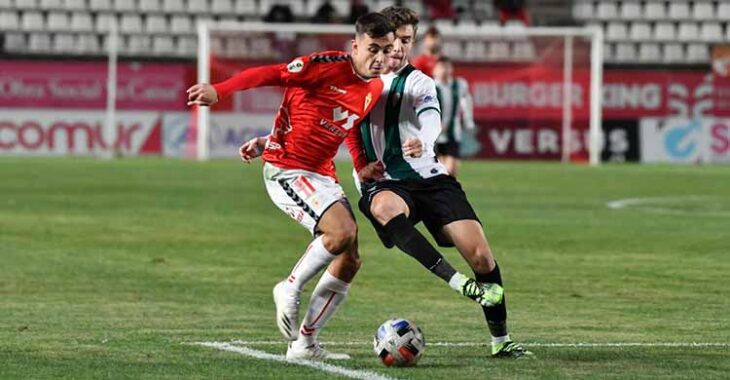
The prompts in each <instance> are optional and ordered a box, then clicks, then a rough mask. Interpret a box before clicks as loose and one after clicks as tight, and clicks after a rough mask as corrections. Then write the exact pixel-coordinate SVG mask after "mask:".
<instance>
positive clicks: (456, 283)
mask: <svg viewBox="0 0 730 380" xmlns="http://www.w3.org/2000/svg"><path fill="white" fill-rule="evenodd" d="M381 13H383V14H384V15H385V16H386V17H388V18H389V19H390V20H391V22H392V23H393V26H394V27H395V29H396V31H395V37H396V38H395V43H394V48H393V51H392V53H391V55H390V58H391V60H390V67H391V70H392V71H391V72H390V73H387V74H384V75H381V79H382V80H383V84H384V88H383V94H382V95H381V97H380V100H379V101H378V104H376V106H375V108H373V110H372V112H371V113H370V116H369V118H368V120H366V122H364V123H363V124H362V125H361V126H360V130H361V134H362V144H363V150H362V152H363V154H365V156H366V157H367V161H368V162H371V163H377V164H378V165H381V166H382V167H383V168H384V170H385V172H384V179H382V180H378V181H363V182H361V186H360V189H361V194H362V197H361V198H360V201H359V207H360V210H361V211H362V212H363V213H364V214H365V215H366V216H367V217H368V219H370V221H371V222H372V224H373V226H374V227H375V230H376V231H377V233H378V236H379V237H380V239H381V240H382V242H383V244H384V245H385V246H386V247H388V248H392V247H393V246H397V247H398V248H399V249H400V250H402V251H403V252H405V253H407V254H408V255H410V256H412V257H413V258H415V259H416V260H418V262H419V263H421V265H423V266H424V267H425V268H427V269H428V270H429V271H431V272H432V273H433V274H434V275H436V276H437V277H439V278H441V279H442V280H444V281H445V282H447V283H448V284H449V286H450V287H451V288H452V289H454V290H456V291H457V292H459V293H460V294H462V295H464V296H466V297H468V298H471V299H472V300H474V301H476V302H477V303H479V305H480V306H481V307H482V310H483V313H484V317H485V319H486V322H487V326H488V328H489V332H490V335H491V343H492V350H491V355H492V357H496V358H519V357H525V356H531V355H532V353H530V352H529V351H527V350H526V349H525V348H524V347H523V346H522V345H520V344H518V343H516V342H514V341H513V340H512V339H511V338H510V336H509V334H508V332H507V309H506V304H505V300H504V295H503V288H502V286H501V285H502V277H501V274H500V269H499V266H498V265H497V263H496V261H495V260H494V257H493V255H492V251H491V249H490V248H489V244H488V242H487V239H486V237H485V235H484V231H483V230H482V225H481V222H480V221H479V218H478V217H477V215H476V213H475V212H474V210H473V209H472V207H471V205H470V204H469V201H468V200H467V198H466V194H465V193H464V191H463V190H462V188H461V185H460V184H459V183H458V182H457V181H456V179H455V178H454V177H452V176H449V175H448V174H447V172H446V168H445V167H444V166H443V165H442V164H441V163H440V162H439V161H438V160H437V159H436V156H435V152H434V143H435V141H436V139H437V137H438V135H439V134H440V132H441V115H440V112H441V110H440V107H439V102H438V100H437V96H436V95H437V94H436V86H435V84H434V81H433V79H431V78H430V77H428V76H427V75H425V74H424V73H422V72H421V71H419V70H417V69H416V68H415V67H413V66H411V65H410V64H409V63H408V54H409V53H410V50H411V48H412V47H413V43H414V40H415V37H416V29H417V25H418V16H417V15H416V13H415V12H414V11H412V10H410V9H408V8H403V7H388V8H385V9H384V10H382V11H381ZM412 138H417V139H419V140H420V141H421V142H422V147H423V148H422V150H423V153H422V154H420V155H417V154H415V155H414V154H409V153H408V152H405V151H403V150H402V149H400V146H401V145H402V142H403V141H405V140H407V139H412ZM360 177H361V178H360V179H362V176H360ZM421 221H422V222H423V223H424V225H425V226H426V228H427V229H428V230H429V232H430V233H431V235H432V236H433V237H434V239H435V240H436V242H437V243H438V244H439V246H443V247H450V246H451V247H453V246H455V247H456V248H457V250H458V251H459V253H461V255H462V257H463V258H464V259H465V260H466V261H467V263H468V264H469V266H470V267H471V269H472V270H473V271H474V275H475V278H476V280H474V279H471V278H469V277H468V276H466V275H464V274H461V273H459V272H457V271H456V270H455V269H454V268H453V267H452V266H451V265H450V264H449V263H448V262H447V261H446V260H445V259H444V257H443V256H442V255H441V254H440V253H439V252H438V251H437V250H436V249H435V248H434V247H433V246H432V245H431V244H430V243H429V242H428V240H426V238H425V237H424V236H423V235H422V234H421V233H420V232H419V231H418V230H417V229H416V228H415V224H417V223H419V222H421Z"/></svg>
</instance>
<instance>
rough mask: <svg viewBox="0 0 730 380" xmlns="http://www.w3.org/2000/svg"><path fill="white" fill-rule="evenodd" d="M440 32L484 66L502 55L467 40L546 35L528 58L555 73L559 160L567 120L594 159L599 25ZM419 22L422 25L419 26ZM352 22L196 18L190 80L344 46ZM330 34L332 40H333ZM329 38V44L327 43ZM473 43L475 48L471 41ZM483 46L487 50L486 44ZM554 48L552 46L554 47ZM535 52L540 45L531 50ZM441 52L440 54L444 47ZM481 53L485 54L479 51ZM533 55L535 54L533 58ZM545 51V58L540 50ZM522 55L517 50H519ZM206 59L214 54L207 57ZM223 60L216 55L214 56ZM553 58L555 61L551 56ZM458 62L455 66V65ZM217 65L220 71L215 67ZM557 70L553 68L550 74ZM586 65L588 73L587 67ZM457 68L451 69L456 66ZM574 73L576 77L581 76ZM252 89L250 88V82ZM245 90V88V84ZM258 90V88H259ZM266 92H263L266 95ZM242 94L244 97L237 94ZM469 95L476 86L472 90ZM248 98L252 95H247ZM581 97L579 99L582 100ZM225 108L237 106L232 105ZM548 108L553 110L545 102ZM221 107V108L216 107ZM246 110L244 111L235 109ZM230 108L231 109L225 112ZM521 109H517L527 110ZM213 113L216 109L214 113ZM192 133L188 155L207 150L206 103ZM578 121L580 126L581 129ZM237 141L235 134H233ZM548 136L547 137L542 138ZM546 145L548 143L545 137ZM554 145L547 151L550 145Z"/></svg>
mask: <svg viewBox="0 0 730 380" xmlns="http://www.w3.org/2000/svg"><path fill="white" fill-rule="evenodd" d="M439 28H440V30H441V34H442V36H443V38H444V50H447V49H446V48H447V45H448V44H449V43H450V42H449V41H450V40H451V41H453V42H454V44H460V46H461V48H460V50H459V49H457V51H458V52H460V53H461V54H462V55H459V54H455V55H450V56H449V58H451V60H452V61H454V62H455V63H456V64H458V63H459V62H460V61H461V60H462V59H465V60H467V61H469V62H466V63H467V64H471V65H472V66H473V65H474V64H476V65H481V64H483V67H484V70H486V71H488V70H489V68H490V67H493V66H490V65H495V64H501V65H503V66H504V64H505V63H510V61H509V60H503V61H500V62H497V61H495V60H494V59H493V57H487V56H481V57H480V56H478V52H477V54H476V55H475V54H474V53H475V52H474V51H473V50H474V49H471V48H470V46H472V44H473V43H475V42H476V43H483V44H484V45H490V44H492V43H493V42H498V43H497V45H498V44H499V43H503V45H507V46H512V47H508V50H510V49H511V50H510V51H515V50H516V48H514V46H516V45H517V44H519V43H520V42H521V41H522V42H526V43H527V44H532V45H533V46H534V47H535V49H537V50H539V49H543V48H544V45H546V43H545V42H546V41H548V42H549V43H548V44H547V45H550V47H549V48H547V49H543V50H544V51H546V52H545V55H544V56H540V57H541V58H543V60H542V61H541V60H534V62H538V63H535V65H539V64H542V63H541V62H543V61H544V62H548V64H549V65H553V66H556V67H549V69H550V70H552V71H551V73H552V74H551V75H554V76H556V77H559V78H560V79H559V82H557V83H559V84H560V85H559V86H557V87H559V91H558V92H559V94H558V96H559V97H560V99H559V101H560V102H561V104H562V107H559V108H558V109H557V112H556V115H557V116H555V117H557V118H558V119H559V121H560V123H559V124H560V131H559V137H558V138H559V139H560V140H562V141H564V142H565V143H563V144H560V148H559V149H561V151H560V152H558V153H559V156H558V157H560V158H561V159H562V160H563V161H564V162H567V161H571V153H572V149H573V147H572V146H571V142H574V141H577V140H578V141H580V139H576V133H575V132H576V131H574V130H573V129H574V126H575V125H576V122H577V121H580V122H583V124H581V125H582V126H586V125H587V131H588V137H587V139H585V140H587V141H586V144H585V145H586V149H587V151H588V157H587V160H588V161H589V162H590V164H591V165H597V164H599V163H600V153H601V148H602V144H603V142H602V140H603V139H602V128H601V120H602V119H601V98H602V84H603V72H602V67H603V33H602V30H601V29H600V28H596V27H511V26H507V27H499V26H491V25H482V26H474V25H471V26H462V25H456V26H454V25H445V26H439ZM419 29H421V30H425V29H426V26H423V27H421V28H419ZM353 32H354V27H353V26H352V25H313V24H272V23H264V22H240V23H232V22H222V23H221V22H201V23H199V24H198V57H197V58H198V82H202V83H210V82H211V80H213V81H218V80H223V79H225V78H226V77H228V76H231V75H233V74H235V71H233V67H236V68H237V69H239V70H240V69H241V68H242V67H246V66H250V65H252V64H264V63H284V62H288V61H289V60H291V59H292V58H294V57H296V56H298V55H305V54H309V53H312V52H315V51H322V50H348V49H349V48H348V46H349V41H350V40H351V39H352V35H353ZM333 40H336V41H335V42H333ZM333 46H334V47H333ZM477 50H478V49H477ZM487 53H489V52H487ZM556 53H557V54H556ZM539 54H542V53H539ZM447 55H448V54H447ZM487 55H489V54H487ZM540 57H538V58H540ZM545 57H548V58H545ZM523 58H524V57H523ZM529 59H530V58H529V57H527V58H526V59H523V60H522V61H519V60H518V61H514V62H512V63H513V64H515V65H517V64H522V65H525V64H528V63H529V62H530V61H529ZM212 61H214V62H212ZM219 61H223V62H224V63H222V64H221V63H220V62H219ZM555 62H558V63H555ZM216 65H218V66H226V70H227V71H226V70H217V74H218V75H217V76H216V75H214V76H211V72H214V73H215V72H216ZM457 70H458V67H457ZM223 71H226V72H225V75H223V74H224V73H223ZM556 73H557V74H556ZM588 73H589V74H588ZM457 74H458V72H457ZM581 81H582V82H581ZM580 84H584V85H585V87H586V89H587V91H585V92H587V94H586V93H584V92H583V91H581V92H580V93H576V92H575V91H574V89H575V88H577V87H576V86H577V85H580ZM253 91H258V90H253ZM247 92H249V91H247ZM262 94H263V93H262ZM271 94H272V93H271V92H269V93H268V96H269V97H271ZM243 97H245V100H244V101H241V99H242V98H243ZM243 97H241V98H237V99H236V100H234V101H233V102H234V103H235V104H237V105H240V104H243V103H246V104H248V105H249V106H250V103H256V102H259V103H263V102H266V101H267V100H265V99H263V98H264V95H262V96H259V97H257V96H256V95H246V96H243ZM475 97H476V94H475ZM579 97H580V99H579V100H578V102H579V103H580V104H581V107H583V108H581V112H582V113H581V114H580V115H576V109H577V107H578V106H577V105H576V104H574V101H575V100H576V98H579ZM252 99H253V100H252ZM583 105H587V106H583ZM230 108H231V107H229V109H227V110H226V111H232V113H235V112H240V111H241V109H237V108H236V106H234V107H232V108H233V109H230ZM551 111H554V110H551ZM223 112H225V111H223ZM242 112H243V114H246V111H245V110H244V111H242ZM275 112H276V109H274V110H273V111H271V114H270V120H272V121H273V119H274V113H275ZM229 113H231V112H229ZM530 113H532V112H531V110H528V112H523V114H530ZM216 115H217V113H216ZM192 124H193V128H194V129H195V131H196V132H194V135H195V136H197V140H196V148H195V156H196V157H197V158H198V159H200V160H205V159H208V158H209V157H211V151H210V149H211V142H210V139H211V134H215V131H213V130H211V115H210V111H209V109H208V107H198V108H197V113H196V117H195V121H194V122H193V123H192ZM481 127H482V128H487V130H489V128H490V125H482V126H481ZM585 130H586V129H584V131H585ZM241 142H243V141H241ZM548 142H549V141H548ZM546 145H549V144H547V143H546ZM553 153H555V152H553Z"/></svg>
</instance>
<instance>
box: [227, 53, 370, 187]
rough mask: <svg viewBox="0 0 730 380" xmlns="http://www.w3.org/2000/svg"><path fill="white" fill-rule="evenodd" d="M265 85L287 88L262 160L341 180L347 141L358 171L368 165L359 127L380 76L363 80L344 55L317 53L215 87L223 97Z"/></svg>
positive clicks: (265, 68)
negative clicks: (340, 154)
mask: <svg viewBox="0 0 730 380" xmlns="http://www.w3.org/2000/svg"><path fill="white" fill-rule="evenodd" d="M262 86H281V87H285V88H286V90H285V92H284V98H283V101H282V103H281V106H280V107H279V112H278V113H277V115H276V119H275V120H274V126H273V128H272V130H271V134H270V135H269V141H268V143H267V144H266V149H265V150H264V153H263V155H262V158H263V160H264V161H267V162H270V163H272V164H273V165H275V166H278V167H280V168H284V169H304V170H308V171H311V172H315V173H319V174H322V175H326V176H330V177H333V178H337V176H336V174H335V166H334V162H333V159H334V157H335V155H336V154H337V150H338V148H339V146H340V145H341V144H342V142H343V141H345V142H346V144H347V146H348V148H349V149H350V154H351V155H352V157H353V161H354V164H355V168H356V169H357V170H358V171H359V170H360V169H361V168H362V167H363V166H365V165H366V164H367V160H366V159H365V156H364V155H363V154H362V152H361V151H360V149H358V148H359V147H361V146H362V145H361V142H359V140H360V139H361V137H360V130H359V125H360V123H361V122H362V121H363V120H364V119H365V117H366V116H367V114H368V113H369V112H370V110H371V109H372V108H373V107H374V106H375V104H376V103H377V102H378V98H379V97H380V94H381V93H382V91H383V82H382V81H381V80H380V79H379V78H372V79H369V80H365V79H362V78H361V77H359V76H358V75H357V74H356V73H355V71H354V69H353V67H352V63H351V62H350V56H349V55H348V54H346V53H343V52H324V53H314V54H311V55H309V56H303V57H299V58H296V59H294V60H293V61H291V62H290V63H289V64H279V65H271V66H262V67H256V68H252V69H248V70H244V71H242V72H241V73H239V74H238V75H236V76H235V77H233V78H231V79H228V80H227V81H225V82H222V83H218V84H215V85H214V87H215V89H216V91H217V92H218V96H219V97H225V96H227V95H228V94H230V93H231V92H233V91H236V90H245V89H248V88H254V87H262Z"/></svg>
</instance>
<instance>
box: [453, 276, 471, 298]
mask: <svg viewBox="0 0 730 380" xmlns="http://www.w3.org/2000/svg"><path fill="white" fill-rule="evenodd" d="M467 279H469V278H468V277H466V276H464V275H463V274H461V273H459V272H456V273H454V275H453V276H451V279H450V280H449V286H450V287H451V289H454V290H456V291H457V292H459V293H461V283H462V282H463V281H465V280H467Z"/></svg>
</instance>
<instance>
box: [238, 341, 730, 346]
mask: <svg viewBox="0 0 730 380" xmlns="http://www.w3.org/2000/svg"><path fill="white" fill-rule="evenodd" d="M230 343H231V344H234V345H244V346H256V345H259V346H280V345H281V346H283V345H284V344H285V343H284V342H282V341H279V340H249V341H243V340H232V341H231V342H230ZM487 344H488V343H487V342H426V346H427V347H428V346H436V347H479V346H486V345H487ZM322 345H323V346H370V345H372V342H364V341H363V342H355V341H348V342H335V341H331V342H327V341H325V342H322ZM522 345H524V346H528V347H556V348H561V347H719V348H730V343H720V342H605V343H600V342H580V343H546V342H532V343H522Z"/></svg>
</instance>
